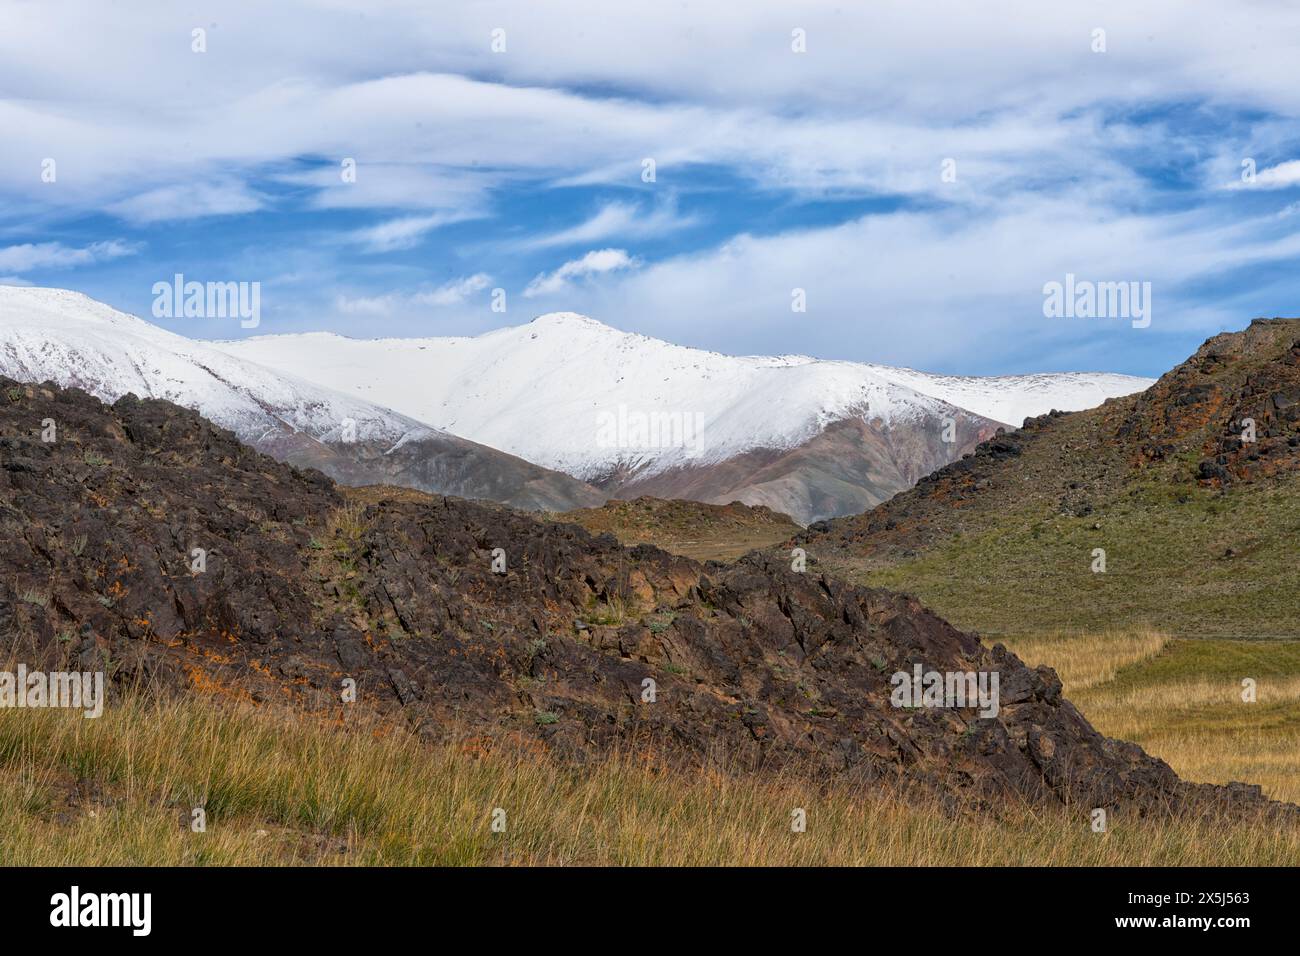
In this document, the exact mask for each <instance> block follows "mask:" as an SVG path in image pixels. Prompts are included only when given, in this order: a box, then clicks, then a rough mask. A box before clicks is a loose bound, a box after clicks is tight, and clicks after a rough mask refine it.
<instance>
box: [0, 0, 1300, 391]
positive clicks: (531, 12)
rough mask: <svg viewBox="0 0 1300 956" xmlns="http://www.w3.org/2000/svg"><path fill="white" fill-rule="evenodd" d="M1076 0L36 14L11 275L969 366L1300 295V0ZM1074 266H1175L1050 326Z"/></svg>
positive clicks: (351, 326)
mask: <svg viewBox="0 0 1300 956" xmlns="http://www.w3.org/2000/svg"><path fill="white" fill-rule="evenodd" d="M1047 6H1048V5H1044V4H1039V3H1028V2H1025V3H990V4H981V5H971V4H968V3H957V2H952V3H949V2H943V3H934V2H927V0H920V2H905V3H904V2H898V3H889V2H883V3H878V4H872V5H868V7H867V8H864V9H863V10H856V9H852V8H850V9H843V8H841V7H840V5H835V4H821V3H810V4H800V5H798V6H797V7H795V6H793V5H790V4H786V3H766V2H745V3H734V4H730V3H717V2H714V3H707V4H705V3H698V4H696V3H687V4H683V5H681V6H680V7H679V6H676V5H674V6H673V7H672V8H668V7H662V6H659V5H654V6H650V7H647V8H645V9H640V8H637V9H631V8H629V9H627V10H622V9H617V10H616V9H611V10H607V11H604V12H602V13H600V14H597V15H593V14H592V13H591V12H590V4H585V3H577V2H568V0H551V2H548V3H546V4H537V3H518V2H511V3H495V2H484V3H478V4H471V5H454V6H452V5H448V8H447V9H441V8H440V7H439V6H437V5H434V6H431V5H429V4H426V3H415V2H397V0H376V2H370V3H351V2H343V0H320V2H293V0H290V2H283V3H277V4H275V5H274V6H273V7H271V8H270V9H268V7H269V5H267V4H264V3H252V2H249V3H244V2H223V3H220V4H211V5H207V4H202V3H198V4H185V5H177V4H174V3H162V2H159V3H140V4H134V5H130V6H128V7H126V8H119V7H114V8H111V9H110V8H108V7H106V6H105V5H103V4H99V3H95V2H90V0H85V2H72V0H67V2H63V0H54V2H46V3H35V2H11V3H8V4H5V5H4V6H2V7H0V128H3V130H4V133H5V135H4V137H3V145H0V282H8V283H27V284H35V285H51V286H60V287H66V288H73V289H77V290H80V291H83V292H86V293H87V294H89V295H92V296H94V297H96V298H99V299H102V300H104V301H106V302H109V303H110V304H112V305H114V306H117V307H118V308H121V309H124V310H126V311H130V312H133V313H136V314H138V315H142V316H144V317H150V307H151V304H152V301H153V294H152V287H153V285H154V283H155V282H158V281H166V280H169V279H170V278H171V277H172V276H173V275H174V274H175V273H178V272H180V273H183V274H184V275H185V277H186V278H187V279H193V280H199V281H248V282H254V281H255V282H260V283H261V286H262V317H261V324H260V326H259V327H258V328H257V329H255V330H243V329H241V328H239V325H238V322H237V321H232V320H219V319H210V320H207V319H161V320H158V321H159V324H162V325H166V326H167V327H169V328H172V329H174V330H175V331H178V332H181V333H183V334H186V335H191V336H196V337H213V338H234V337H238V336H240V335H243V334H251V333H257V334H267V333H276V332H288V331H301V330H308V329H329V330H333V331H338V332H342V333H344V334H348V335H354V336H384V335H402V336H411V335H449V334H464V335H469V334H477V333H480V332H483V331H486V330H488V329H491V328H494V327H497V326H500V325H507V324H511V325H513V324H518V323H521V322H526V321H528V320H529V319H531V318H532V317H534V316H535V315H537V314H540V313H542V312H547V311H554V310H571V311H578V312H583V313H585V314H588V315H591V316H593V317H594V318H597V319H599V320H601V321H603V322H606V323H608V324H610V325H613V326H616V327H618V328H623V329H627V330H630V331H637V332H643V333H646V334H649V335H656V336H659V337H662V338H666V339H669V340H671V341H675V342H680V343H682V344H686V345H694V346H699V347H704V348H712V349H717V350H720V351H726V352H732V353H781V352H801V353H807V354H813V355H818V356H821V357H825V358H844V359H853V360H863V361H877V362H884V363H888V364H897V365H910V366H913V367H917V368H922V369H926V370H933V371H943V372H956V373H969V374H987V373H1003V372H1007V373H1009V372H1027V371H1039V370H1094V369H1096V370H1110V371H1124V372H1132V373H1137V374H1159V373H1160V372H1162V371H1164V370H1165V369H1166V368H1168V367H1169V366H1170V365H1172V364H1174V363H1175V362H1177V361H1179V360H1181V359H1182V358H1183V357H1185V356H1186V355H1187V354H1188V353H1189V352H1191V351H1192V350H1193V349H1194V348H1195V347H1196V346H1197V345H1198V344H1199V343H1200V341H1201V340H1202V339H1204V338H1205V337H1207V336H1209V335H1212V334H1214V333H1216V332H1219V331H1222V330H1225V329H1235V328H1240V327H1242V326H1244V325H1245V324H1246V323H1247V322H1248V321H1249V320H1250V318H1252V317H1254V316H1258V315H1295V314H1300V306H1297V301H1300V300H1298V295H1300V269H1297V263H1298V261H1300V125H1298V124H1297V122H1296V120H1297V118H1298V116H1300V82H1298V81H1300V67H1297V66H1296V65H1295V64H1296V62H1297V61H1296V57H1295V51H1294V49H1293V47H1294V38H1295V37H1296V36H1297V35H1300V9H1296V8H1295V7H1294V6H1291V7H1290V8H1289V7H1288V5H1286V4H1283V3H1272V2H1259V3H1243V4H1236V5H1233V8H1232V9H1231V10H1230V11H1226V12H1225V11H1224V10H1222V9H1220V7H1219V5H1217V4H1212V3H1200V2H1195V0H1193V2H1178V3H1174V2H1152V3H1149V4H1143V5H1141V9H1140V10H1134V9H1131V7H1132V6H1133V5H1131V4H1119V3H1113V4H1112V3H1106V2H1102V3H1093V4H1088V5H1086V8H1083V7H1084V5H1078V6H1080V7H1081V8H1083V9H1079V10H1052V9H1050V8H1048V9H1044V7H1047ZM1072 6H1073V5H1072ZM976 7H977V8H978V9H976ZM69 23H77V24H78V28H77V29H76V30H75V31H70V30H69V29H68V27H67V24H69ZM195 30H202V31H203V33H202V35H201V39H202V43H201V44H196V40H195V32H194V31H195ZM494 31H504V33H496V34H494ZM799 31H801V32H799ZM1098 31H1104V34H1099V33H1098ZM494 37H496V38H497V40H498V42H497V46H498V47H500V45H501V44H500V42H499V41H500V38H502V37H504V46H505V48H504V50H500V49H498V50H494V49H493V41H494ZM800 37H802V40H803V45H804V51H803V52H798V51H797V50H796V49H795V47H797V46H799V39H800ZM1100 41H1104V43H1103V42H1100ZM196 45H202V46H203V47H204V50H203V51H202V52H199V51H196V49H195V46H196ZM1102 46H1104V49H1101V48H1099V47H1102ZM647 158H650V159H653V160H654V162H655V177H654V181H653V182H646V181H645V180H644V178H643V170H644V161H645V160H646V159H647ZM49 159H53V160H54V162H55V167H54V168H55V170H56V175H55V177H54V181H53V182H48V181H44V180H43V178H42V172H43V170H44V169H45V168H46V166H45V165H44V164H45V163H46V160H49ZM346 159H353V160H355V162H356V177H355V182H347V181H344V177H343V176H342V175H341V171H342V168H343V165H342V164H343V162H344V160H346ZM949 161H950V162H949ZM1243 163H1247V164H1248V165H1249V167H1250V169H1252V170H1253V172H1254V175H1253V177H1250V176H1246V175H1244V172H1243ZM945 170H948V171H949V172H951V171H954V170H955V179H954V178H953V177H952V176H951V175H948V176H945V175H944V172H945ZM46 178H48V177H46ZM1067 273H1072V274H1074V275H1076V276H1078V277H1079V278H1081V279H1088V280H1092V281H1098V282H1113V281H1121V282H1139V283H1143V282H1150V283H1151V289H1152V309H1151V311H1152V322H1151V325H1150V327H1148V328H1133V327H1132V326H1131V325H1130V323H1129V322H1128V321H1126V320H1123V319H1049V318H1046V317H1044V315H1043V309H1042V306H1043V286H1044V284H1045V283H1048V282H1052V281H1062V280H1063V279H1064V277H1065V275H1066V274H1067ZM796 288H798V289H802V290H804V293H805V296H806V301H807V310H806V311H804V312H796V311H792V309H791V301H792V291H793V290H794V289H796ZM497 289H501V290H504V292H505V303H506V310H505V311H504V312H494V311H493V310H492V308H491V305H492V302H493V291H494V290H497Z"/></svg>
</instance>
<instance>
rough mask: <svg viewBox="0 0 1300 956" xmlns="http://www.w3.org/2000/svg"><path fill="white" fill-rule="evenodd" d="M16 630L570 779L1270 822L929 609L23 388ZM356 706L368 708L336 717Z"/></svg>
mask: <svg viewBox="0 0 1300 956" xmlns="http://www.w3.org/2000/svg"><path fill="white" fill-rule="evenodd" d="M49 423H53V425H54V426H55V428H56V437H55V440H53V441H43V440H42V430H43V429H45V430H46V431H47V432H48V425H49ZM370 497H372V498H373V496H370ZM196 549H199V550H196ZM196 555H202V561H201V562H199V563H200V564H201V565H202V570H196V563H195V562H196V560H197V558H196ZM0 630H3V638H4V639H5V640H6V641H7V643H8V646H10V647H13V648H14V652H15V654H16V655H17V656H18V658H19V659H20V660H24V661H26V662H27V663H28V664H29V665H31V664H37V663H40V664H45V665H47V666H48V665H49V664H50V663H52V662H56V661H62V662H64V663H65V664H67V665H69V666H70V667H80V668H86V669H89V668H95V667H99V666H103V665H102V664H101V662H106V663H107V670H108V671H109V673H110V675H111V677H112V680H113V681H114V682H117V683H120V682H122V681H126V680H130V679H132V678H145V679H152V680H154V681H156V682H157V683H158V684H160V685H162V686H164V687H173V688H184V687H189V686H200V687H203V688H206V689H211V688H217V689H219V690H225V691H227V692H230V693H234V694H238V695H240V696H243V697H251V698H252V699H253V700H285V701H288V700H293V701H297V702H301V703H304V704H306V705H308V706H310V707H314V708H319V709H322V710H326V711H336V712H338V711H343V710H345V709H346V708H347V707H356V706H360V707H369V708H373V709H375V710H378V711H380V712H381V713H384V714H387V715H389V716H390V717H392V718H394V719H401V720H404V721H407V722H409V723H410V724H411V725H412V726H413V727H416V728H418V729H419V730H420V731H421V732H422V733H424V734H427V735H440V734H443V733H447V732H450V731H451V730H452V729H455V730H457V731H463V730H465V729H469V730H471V731H473V732H474V733H476V734H480V735H485V736H505V735H512V736H521V735H522V736H524V737H529V738H535V739H537V740H539V741H541V742H543V743H544V744H545V745H546V746H547V747H548V748H549V749H550V750H552V751H554V752H555V753H557V754H559V755H561V756H563V757H566V758H570V759H575V760H582V759H585V758H588V757H590V756H595V755H598V754H600V753H603V752H607V751H609V750H612V749H615V748H620V749H624V750H628V749H633V748H635V749H637V750H638V751H648V752H651V753H653V754H655V755H656V756H660V757H662V758H663V759H665V760H672V761H680V762H683V763H692V762H697V761H700V760H704V759H721V760H724V761H725V762H726V763H727V764H728V765H729V766H730V767H731V768H732V769H734V770H737V771H742V772H743V771H754V770H763V769H769V768H775V767H780V766H787V765H797V766H800V767H806V768H811V769H812V770H814V771H816V772H818V773H824V774H835V773H851V774H854V775H855V776H856V778H857V779H861V780H863V781H864V782H870V781H881V782H884V781H889V782H896V783H901V784H904V785H915V786H917V787H919V788H921V789H924V790H931V791H938V792H941V793H944V794H954V795H956V794H962V795H967V796H969V797H971V798H973V799H975V800H976V801H977V802H989V801H1005V800H1007V799H1014V800H1026V801H1030V802H1034V803H1043V802H1060V801H1064V802H1070V803H1076V804H1079V805H1081V806H1084V807H1094V806H1104V807H1111V808H1117V807H1119V808H1125V807H1131V808H1134V809H1136V810H1139V811H1152V810H1156V809H1159V808H1182V807H1187V806H1190V805H1193V804H1195V805H1201V804H1204V803H1213V804H1215V805H1220V806H1226V805H1231V806H1237V807H1246V808H1261V807H1265V806H1267V801H1264V800H1262V798H1260V797H1259V795H1258V793H1257V792H1255V791H1254V790H1252V789H1250V788H1245V789H1240V788H1239V789H1228V788H1214V787H1197V786H1193V785H1189V784H1185V783H1183V782H1181V781H1180V780H1179V779H1178V778H1177V777H1176V775H1175V774H1174V773H1173V771H1172V770H1171V769H1170V768H1169V767H1168V766H1167V765H1166V764H1164V763H1163V762H1161V761H1159V760H1156V759H1154V758H1152V757H1149V756H1147V755H1146V754H1145V753H1143V752H1142V751H1141V749H1139V748H1138V747H1136V746H1134V745H1131V744H1126V743H1123V742H1120V741H1115V740H1109V739H1107V738H1105V737H1102V736H1101V735H1100V734H1098V733H1097V732H1096V731H1095V730H1094V729H1093V728H1092V727H1091V726H1090V725H1089V724H1088V723H1087V721H1086V720H1085V719H1084V718H1083V717H1082V716H1081V715H1080V714H1079V713H1078V712H1077V711H1076V710H1075V708H1074V707H1073V706H1072V705H1071V704H1070V703H1069V702H1068V701H1066V700H1063V699H1062V698H1061V685H1060V682H1059V680H1058V679H1057V678H1056V675H1055V674H1054V673H1053V672H1052V671H1051V670H1050V669H1048V668H1042V667H1040V668H1038V669H1035V670H1030V669H1029V668H1026V667H1025V666H1024V665H1023V664H1022V663H1021V662H1020V661H1019V660H1018V659H1017V658H1016V657H1015V656H1014V655H1013V654H1011V653H1009V652H1007V651H1006V650H1005V649H1003V648H1002V647H1001V646H996V647H994V648H992V649H991V650H990V649H988V648H986V647H984V646H983V645H982V644H981V643H980V641H979V639H978V638H976V637H975V636H973V635H971V634H966V633H962V632H960V631H957V630H956V629H954V628H952V627H951V626H949V625H948V624H946V623H945V622H944V621H942V620H940V619H939V618H937V617H936V616H934V615H933V614H931V613H930V612H928V611H927V610H925V609H924V608H923V607H921V606H920V605H919V604H918V603H917V602H916V601H914V600H912V599H910V598H907V597H904V596H900V595H897V594H893V593H889V592H885V591H880V590H870V589H864V588H857V587H852V586H849V585H846V584H843V583H841V582H839V581H837V580H833V579H829V578H826V577H824V576H821V575H817V574H815V573H812V572H804V573H799V572H796V571H793V570H791V567H790V562H789V561H786V560H777V559H775V558H772V557H770V556H769V557H763V556H760V555H757V554H753V555H750V556H748V557H746V558H745V559H743V560H741V561H739V562H737V563H735V564H730V565H721V564H708V565H700V564H697V563H695V562H693V561H690V560H688V559H685V558H680V557H674V556H672V555H669V554H667V553H665V552H663V551H660V550H657V549H655V548H652V547H648V546H640V547H636V548H630V549H628V548H623V547H621V546H620V545H618V544H617V542H616V541H615V540H614V539H613V537H612V536H611V535H601V536H599V537H593V536H592V535H590V534H589V533H588V532H586V531H584V530H583V529H581V528H579V527H577V526H575V525H570V524H553V523H544V522H541V521H538V520H536V519H534V518H532V517H530V516H528V515H524V514H521V513H517V512H513V511H510V510H507V509H504V508H496V507H492V506H486V505H479V504H474V503H470V502H466V501H462V500H458V499H453V498H436V499H432V500H431V501H419V500H409V498H408V499H404V500H403V499H402V498H401V496H394V497H391V498H385V497H382V496H380V497H379V498H378V499H377V500H372V501H371V503H369V504H359V503H356V502H351V503H349V501H348V500H346V499H345V498H344V496H343V495H342V494H341V493H340V491H339V490H338V489H336V488H335V486H334V485H333V484H332V482H331V481H330V480H329V479H326V478H324V477H323V476H321V475H320V474H318V473H314V472H310V471H309V472H299V471H296V470H294V469H293V468H290V467H289V466H286V465H283V464H280V463H278V462H276V461H273V460H272V459H270V458H267V457H265V456H263V455H260V454H258V453H257V452H254V451H252V450H250V449H248V448H247V447H245V446H243V445H241V444H239V443H238V442H237V441H236V440H235V439H234V437H233V436H232V435H231V434H230V433H228V432H225V431H223V430H221V429H219V428H216V427H214V426H212V425H211V424H210V423H208V422H206V421H204V420H203V419H202V418H200V417H198V416H197V415H196V414H194V413H192V412H189V411H186V410H184V409H181V408H178V407H176V406H174V405H171V404H169V403H166V402H161V401H139V400H136V399H135V398H134V397H132V396H128V397H126V398H123V399H122V400H120V401H118V402H117V403H116V404H115V405H113V406H111V407H108V406H105V405H103V404H101V403H100V402H99V401H97V400H95V399H93V398H91V397H89V396H87V395H85V394H84V393H82V392H79V391H76V390H66V391H65V390H61V389H58V388H55V387H52V386H23V385H19V384H17V383H14V382H12V381H9V380H6V379H0ZM917 665H920V666H921V668H922V670H923V671H936V672H943V673H948V672H953V673H962V674H965V673H968V672H978V673H984V674H986V675H988V674H993V673H996V674H997V675H998V679H999V701H998V706H999V710H998V713H997V716H995V717H981V716H979V714H978V712H977V709H976V707H975V706H965V707H955V706H933V707H932V706H916V707H896V706H894V704H893V703H892V702H891V693H892V691H893V684H892V682H891V678H892V676H893V675H894V674H895V673H897V672H904V673H906V674H909V675H910V674H912V672H913V669H914V668H915V667H916V666H917ZM347 679H352V680H355V681H356V682H357V687H358V692H359V702H358V703H357V704H343V703H340V688H341V686H342V685H343V683H344V681H345V680H347ZM968 703H972V702H968ZM1279 812H1281V811H1279ZM1286 812H1290V811H1286Z"/></svg>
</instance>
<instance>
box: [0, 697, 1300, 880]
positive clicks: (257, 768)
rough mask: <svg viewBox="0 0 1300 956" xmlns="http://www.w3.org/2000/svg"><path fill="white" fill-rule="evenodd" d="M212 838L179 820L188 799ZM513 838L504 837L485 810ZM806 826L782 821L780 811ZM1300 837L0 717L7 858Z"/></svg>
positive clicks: (684, 855)
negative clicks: (497, 815) (1105, 823)
mask: <svg viewBox="0 0 1300 956" xmlns="http://www.w3.org/2000/svg"><path fill="white" fill-rule="evenodd" d="M195 806H202V807H204V808H205V809H206V812H207V829H206V832H202V833H194V832H192V831H191V830H190V829H189V826H188V823H189V820H190V813H191V809H192V808H193V807H195ZM498 807H499V808H502V809H504V810H505V813H506V831H505V832H504V833H494V832H492V829H491V819H492V814H493V810H494V808H498ZM796 808H803V809H805V810H806V812H807V830H806V832H803V833H793V832H791V825H790V824H791V813H792V811H793V810H794V809H796ZM1297 859H1300V828H1295V827H1290V828H1279V827H1278V826H1277V825H1276V824H1273V825H1240V824H1239V825H1224V824H1220V823H1214V822H1209V823H1199V824H1198V823H1193V822H1189V821H1172V822H1171V821H1165V822H1158V821H1141V820H1131V821H1113V825H1112V829H1111V832H1110V833H1108V834H1105V835H1099V834H1095V833H1093V832H1091V830H1090V829H1089V826H1088V819H1087V811H1086V809H1082V808H1081V809H1079V810H1078V811H1076V812H1070V811H1050V812H1049V811H1041V810H1039V811H1034V810H1029V809H1025V808H1008V809H1007V810H1006V812H1004V813H1002V814H1000V815H998V816H997V817H992V816H980V817H974V816H962V817H960V818H954V817H952V816H950V815H948V814H946V813H945V812H943V811H942V810H940V809H939V808H937V807H933V806H924V805H917V804H909V803H907V802H905V801H903V800H901V799H898V798H895V797H893V796H890V795H888V794H885V793H881V792H878V791H872V792H863V791H861V790H855V789H853V788H850V787H848V786H845V785H838V786H824V785H817V784H815V783H813V782H811V781H809V780H806V779H798V778H794V777H788V776H787V777H783V776H773V777H768V778H763V779H755V778H753V777H733V776H729V775H726V774H722V773H711V772H699V773H695V774H690V775H681V774H675V773H666V772H662V771H655V770H653V769H651V768H648V767H646V766H644V765H641V764H638V763H636V762H635V761H630V760H623V759H618V758H612V759H610V760H608V761H606V762H603V763H601V764H599V765H596V766H593V767H588V768H585V769H582V770H578V769H575V768H571V767H566V766H563V765H560V764H557V763H555V762H553V761H551V760H549V759H547V758H544V757H541V756H538V755H536V754H532V753H528V752H523V751H511V750H505V749H495V750H490V751H487V752H484V751H483V750H482V749H481V748H480V747H476V746H472V745H471V743H470V742H469V741H466V742H462V743H449V744H446V745H441V746H433V747H431V746H427V745H421V744H419V743H418V742H417V741H416V740H415V739H414V738H412V737H410V736H409V735H406V734H404V733H387V734H383V733H377V732H376V729H375V728H373V727H363V726H357V727H352V728H344V729H339V728H332V727H328V726H324V725H322V724H321V723H319V722H316V721H314V720H311V719H306V718H302V717H299V716H294V715H286V714H283V713H279V714H277V713H274V712H268V711H265V710H256V709H253V708H250V707H247V706H241V705H234V706H230V705H226V706H218V705H217V704H216V703H214V702H213V701H211V700H207V699H204V698H202V697H199V696H195V695H191V696H188V697H185V698H183V699H179V700H170V701H157V700H150V699H145V698H141V697H130V698H128V699H126V700H124V701H123V702H121V703H120V704H118V705H116V706H113V707H110V708H108V709H106V711H105V714H104V716H103V717H101V718H99V719H97V720H85V719H83V718H82V717H80V716H79V715H78V714H76V713H72V712H68V711H54V710H46V711H33V710H5V711H0V864H3V865H60V864H73V863H77V864H88V865H111V864H254V865H257V864H293V863H308V864H425V865H429V864H435V865H481V864H489V865H490V864H597V865H599V864H634V865H697V864H737V865H746V864H752V865H812V864H844V865H858V864H893V865H908V866H951V865H957V864H962V865H981V866H997V865H1015V864H1058V865H1120V864H1128V865H1148V864H1150V865H1165V864H1174V865H1178V864H1187V865H1202V864H1205V865H1208V864H1214V865H1230V864H1266V865H1281V864H1292V863H1294V862H1295V861H1296V860H1297Z"/></svg>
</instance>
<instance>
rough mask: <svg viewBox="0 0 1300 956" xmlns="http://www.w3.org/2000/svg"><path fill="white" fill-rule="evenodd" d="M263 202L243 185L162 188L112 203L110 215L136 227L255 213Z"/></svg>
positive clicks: (184, 184)
mask: <svg viewBox="0 0 1300 956" xmlns="http://www.w3.org/2000/svg"><path fill="white" fill-rule="evenodd" d="M262 207H263V200H262V198H261V197H260V196H258V195H257V194H255V193H254V192H253V191H252V190H251V189H250V188H249V187H248V186H247V185H245V184H244V183H241V182H225V183H203V182H198V183H180V184H176V185H170V186H160V187H158V188H157V189H150V190H148V191H146V192H142V193H137V194H136V195H134V196H131V197H129V198H127V199H123V200H121V201H119V202H115V203H111V204H109V206H108V211H109V212H112V213H114V214H115V215H118V216H121V217H122V218H123V219H127V220H130V221H131V222H137V223H154V222H167V221H177V220H183V219H201V218H203V217H205V216H231V215H236V214H238V213H246V212H254V211H256V210H258V209H261V208H262Z"/></svg>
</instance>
